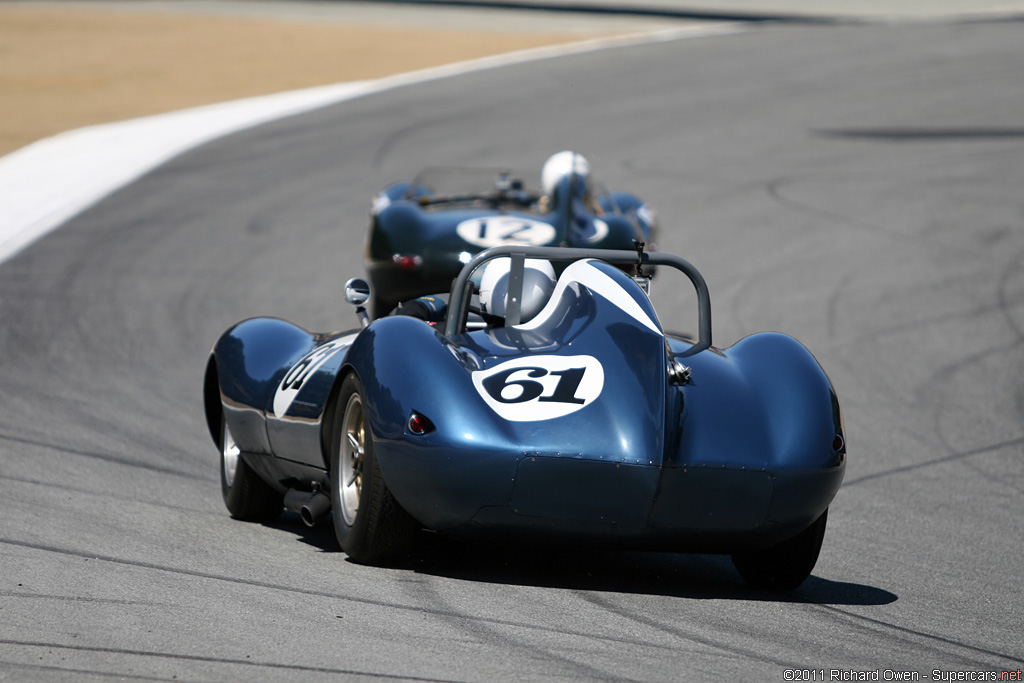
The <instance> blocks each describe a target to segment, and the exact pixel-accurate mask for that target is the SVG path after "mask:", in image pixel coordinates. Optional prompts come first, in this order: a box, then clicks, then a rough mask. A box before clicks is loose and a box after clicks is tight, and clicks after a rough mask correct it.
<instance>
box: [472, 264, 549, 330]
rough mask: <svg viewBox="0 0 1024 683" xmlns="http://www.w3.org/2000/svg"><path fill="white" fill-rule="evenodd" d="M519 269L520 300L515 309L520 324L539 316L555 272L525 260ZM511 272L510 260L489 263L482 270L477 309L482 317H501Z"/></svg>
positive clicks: (545, 265) (542, 265) (505, 305)
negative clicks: (520, 282)
mask: <svg viewBox="0 0 1024 683" xmlns="http://www.w3.org/2000/svg"><path fill="white" fill-rule="evenodd" d="M523 266H524V267H523V300H522V303H521V304H520V307H519V322H521V323H525V322H527V321H529V320H530V319H532V318H533V317H534V316H535V315H537V314H538V313H540V310H541V309H542V308H544V305H545V304H546V303H547V302H548V299H549V298H550V297H551V292H553V291H554V289H555V269H554V267H553V266H552V265H551V263H550V262H549V261H546V260H544V259H534V258H528V259H526V262H525V263H524V264H523ZM511 270H512V259H510V258H509V257H507V256H502V257H500V258H496V259H492V260H491V261H489V262H488V263H487V265H486V266H484V274H483V277H482V278H481V280H480V306H481V307H482V308H483V310H484V312H485V313H490V314H492V315H499V316H504V315H505V310H506V308H507V303H508V302H507V299H508V281H509V274H510V273H511Z"/></svg>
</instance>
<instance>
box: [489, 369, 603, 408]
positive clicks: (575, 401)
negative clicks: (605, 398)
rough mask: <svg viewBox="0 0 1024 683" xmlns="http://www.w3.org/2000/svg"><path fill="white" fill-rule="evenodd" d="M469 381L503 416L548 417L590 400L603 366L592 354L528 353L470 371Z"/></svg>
mask: <svg viewBox="0 0 1024 683" xmlns="http://www.w3.org/2000/svg"><path fill="white" fill-rule="evenodd" d="M473 385H474V386H475V387H476V390H477V391H478V392H479V393H480V396H481V397H482V398H483V399H484V401H485V402H486V403H487V405H489V406H490V407H491V409H492V410H494V412H496V413H497V414H498V415H500V416H501V417H503V418H504V419H506V420H509V421H511V422H530V421H538V420H550V419H552V418H555V417H563V416H565V415H569V414H570V413H575V412H576V411H577V410H580V409H581V408H585V407H586V406H588V405H589V404H591V403H593V402H594V400H595V399H597V397H598V396H600V395H601V389H603V388H604V368H603V367H602V366H601V363H600V361H598V360H597V359H596V358H594V357H593V356H528V357H526V358H517V359H515V360H510V361H506V362H504V363H501V364H499V365H496V366H494V367H493V368H488V369H486V370H480V371H478V372H474V373H473Z"/></svg>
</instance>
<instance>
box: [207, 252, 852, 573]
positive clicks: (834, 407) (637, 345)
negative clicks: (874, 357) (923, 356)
mask: <svg viewBox="0 0 1024 683" xmlns="http://www.w3.org/2000/svg"><path fill="white" fill-rule="evenodd" d="M555 266H557V269H556V268H555ZM652 266H658V267H659V268H662V269H676V270H679V271H681V272H682V273H683V275H685V276H686V277H687V278H688V279H689V281H690V282H691V283H692V284H693V286H694V288H695V290H696V301H697V308H698V315H697V322H698V328H699V329H698V333H697V334H696V335H695V338H690V337H685V336H681V335H674V334H667V333H666V332H665V329H664V327H663V326H662V323H661V321H660V320H659V318H658V315H657V313H656V312H655V310H654V307H653V305H652V303H651V301H650V299H649V297H648V295H647V293H646V291H647V288H648V287H649V285H650V279H649V276H648V275H646V273H645V269H646V271H647V272H649V270H650V268H651V267H652ZM556 271H560V275H559V276H558V277H557V280H556V279H555V278H554V273H555V272H556ZM627 271H631V272H627ZM346 297H347V298H348V299H349V300H350V302H351V303H353V304H355V305H357V307H358V308H357V312H359V314H360V317H361V319H362V321H363V323H364V325H363V327H361V328H359V329H355V330H352V331H348V332H341V333H329V334H314V333H310V332H306V331H305V330H303V329H300V328H299V327H296V326H295V325H292V324H290V323H287V322H284V321H282V320H277V319H269V318H255V319H251V320H247V321H244V322H241V323H239V324H237V325H235V326H234V327H232V328H230V329H229V330H228V331H227V332H225V333H224V334H223V335H222V336H221V338H220V339H219V340H218V341H217V343H216V345H215V346H214V348H213V353H212V355H211V357H210V360H209V364H208V366H207V370H206V380H205V407H206V417H207V421H208V424H209V429H210V434H211V436H212V437H213V440H214V441H215V442H216V444H217V446H218V448H219V449H220V453H221V484H222V493H223V496H224V501H225V503H226V505H227V508H228V510H229V511H230V513H231V514H232V516H234V517H237V518H240V519H246V520H269V519H273V518H275V517H277V516H278V515H279V514H280V513H281V510H282V508H288V509H291V510H293V511H295V512H299V513H300V514H301V515H302V518H303V519H304V521H306V523H308V524H310V525H312V524H315V523H316V522H317V521H318V520H320V519H325V518H326V517H327V516H328V515H330V516H331V517H332V519H333V524H334V530H335V532H336V535H337V538H338V542H339V544H340V545H341V547H342V549H343V550H344V551H345V552H346V553H347V554H348V555H349V557H350V558H351V559H352V560H354V561H356V562H362V563H369V564H386V563H390V562H394V561H396V560H398V559H400V558H402V557H403V556H405V555H407V554H408V553H409V552H410V550H411V549H412V548H413V541H414V540H415V537H416V535H417V534H418V533H419V531H420V530H422V529H429V530H433V531H435V532H438V533H440V534H446V535H450V536H459V537H467V538H473V537H481V536H486V537H489V538H494V537H503V538H509V539H515V538H525V539H535V540H537V539H573V540H578V541H584V542H595V543H603V544H615V545H620V546H625V547H633V548H641V549H652V550H660V551H674V552H707V553H724V554H730V555H732V558H733V561H734V564H735V566H736V567H737V569H738V570H739V572H740V574H741V575H742V576H743V577H744V578H745V579H746V580H747V581H748V582H749V583H751V584H753V585H756V586H762V587H768V588H773V589H791V588H795V587H796V586H798V585H799V584H800V583H801V582H802V581H803V580H804V579H805V578H806V577H807V576H808V575H809V574H810V572H811V570H812V569H813V567H814V564H815V562H816V561H817V557H818V552H819V549H820V548H821V544H822V539H823V536H824V531H825V523H826V515H827V510H828V507H829V504H830V502H831V501H832V499H833V496H834V495H835V494H836V492H837V490H838V489H839V486H840V483H841V482H842V479H843V473H844V470H845V461H846V444H845V439H844V435H843V420H842V412H841V410H840V407H839V401H838V399H837V398H836V393H835V391H834V390H833V388H832V385H831V383H830V381H829V379H828V377H827V376H826V375H825V373H824V371H823V370H822V369H821V367H820V366H819V365H818V363H817V361H816V360H815V359H814V357H813V356H812V355H811V354H810V352H808V351H807V350H806V349H805V348H804V347H803V346H802V345H801V344H800V343H799V342H797V341H796V340H795V339H793V338H792V337H788V336H785V335H782V334H777V333H759V334H754V335H751V336H749V337H746V338H745V339H743V340H741V341H740V342H738V343H737V344H735V345H734V346H732V347H729V348H717V347H715V346H713V345H712V342H711V304H710V299H709V295H708V290H707V286H706V285H705V282H704V279H703V277H702V276H701V274H700V273H699V272H698V271H697V270H696V268H694V267H693V266H692V265H691V264H690V263H689V262H687V261H685V260H683V259H681V258H679V257H677V256H673V255H670V254H664V253H659V252H644V251H643V250H642V246H641V247H638V248H637V249H636V250H634V251H624V250H599V249H571V248H555V247H528V246H527V247H519V246H511V247H507V246H506V247H495V248H491V249H488V250H485V251H483V252H481V253H479V254H477V255H476V256H474V257H473V258H471V259H470V261H469V262H468V263H467V264H465V265H464V266H463V268H462V270H461V271H460V273H459V275H458V277H457V278H456V280H455V282H454V283H453V285H452V289H451V291H450V294H449V295H448V297H447V300H446V301H447V303H446V301H445V299H444V297H426V299H425V300H424V301H415V302H411V303H410V304H409V305H403V306H402V308H401V309H399V312H400V313H403V312H412V313H416V315H415V316H413V315H391V316H387V317H383V318H379V319H377V320H374V321H372V322H370V319H369V317H368V316H367V315H366V312H365V310H364V309H363V308H362V304H364V303H365V302H366V301H367V300H368V299H369V297H370V292H369V286H368V284H367V283H366V282H365V281H362V280H359V279H354V280H351V281H350V282H349V287H348V288H347V292H346ZM412 304H416V305H412Z"/></svg>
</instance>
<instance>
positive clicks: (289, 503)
mask: <svg viewBox="0 0 1024 683" xmlns="http://www.w3.org/2000/svg"><path fill="white" fill-rule="evenodd" d="M284 507H285V509H287V510H291V511H292V512H297V513H299V516H301V517H302V521H303V522H305V524H306V526H313V525H315V524H316V523H317V522H319V521H320V520H321V519H323V518H324V517H326V516H327V513H329V512H330V511H331V499H330V497H329V496H328V495H327V494H326V493H324V492H323V491H322V490H321V489H320V486H319V485H317V484H314V485H313V490H312V491H299V490H298V489H288V491H287V493H285V494H284Z"/></svg>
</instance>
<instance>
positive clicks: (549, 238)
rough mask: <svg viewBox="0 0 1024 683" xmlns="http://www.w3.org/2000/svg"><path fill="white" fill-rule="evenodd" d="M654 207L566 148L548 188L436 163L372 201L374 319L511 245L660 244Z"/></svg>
mask: <svg viewBox="0 0 1024 683" xmlns="http://www.w3.org/2000/svg"><path fill="white" fill-rule="evenodd" d="M656 232H657V230H656V225H655V216H654V212H653V210H652V209H651V207H650V206H648V205H647V204H645V203H644V202H643V201H642V200H640V199H639V198H638V197H635V196H634V195H632V194H628V193H626V192H608V191H607V190H605V189H603V187H602V186H601V185H600V184H599V183H598V182H596V181H595V180H594V179H593V177H592V173H591V168H590V163H589V162H588V161H587V160H586V159H585V158H584V157H583V156H582V155H580V154H577V153H575V152H570V151H564V152H559V153H557V154H555V155H553V156H552V157H550V158H549V159H548V160H547V162H546V163H545V164H544V168H543V169H542V172H541V192H539V193H537V192H532V191H530V190H528V189H527V188H526V187H525V186H524V184H523V181H522V180H521V179H516V178H513V177H512V175H511V173H510V172H509V171H498V170H484V169H454V168H431V169H427V170H425V171H423V172H421V173H420V174H419V175H418V176H417V177H416V178H415V179H414V180H413V181H412V182H401V183H396V184H393V185H390V186H388V187H387V188H385V189H384V190H382V191H381V192H380V193H378V194H377V196H376V197H375V198H374V200H373V205H372V207H371V209H370V231H369V235H368V237H367V242H366V267H367V271H368V274H369V277H370V283H371V284H372V285H373V301H372V303H371V309H372V311H371V312H372V313H373V315H374V316H376V317H379V316H381V315H386V314H387V313H388V312H389V311H391V310H392V309H393V308H394V307H395V306H396V305H397V304H399V303H400V302H403V301H407V300H409V299H413V298H415V297H418V296H421V295H425V294H432V293H435V292H444V291H447V290H448V287H449V286H450V284H451V281H452V280H453V279H454V278H455V277H456V276H457V275H458V274H459V271H460V270H461V269H462V266H463V265H465V264H466V262H467V261H469V259H470V258H471V257H472V256H473V255H474V254H476V253H477V252H479V251H481V250H482V249H486V248H488V247H495V246H502V245H528V246H568V247H586V248H598V249H631V248H632V244H633V240H639V241H641V242H644V243H645V244H647V245H648V249H650V250H653V241H654V240H655V239H656V234H655V233H656Z"/></svg>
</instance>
